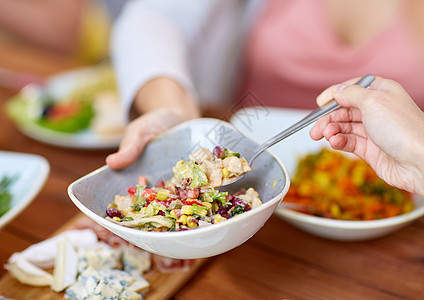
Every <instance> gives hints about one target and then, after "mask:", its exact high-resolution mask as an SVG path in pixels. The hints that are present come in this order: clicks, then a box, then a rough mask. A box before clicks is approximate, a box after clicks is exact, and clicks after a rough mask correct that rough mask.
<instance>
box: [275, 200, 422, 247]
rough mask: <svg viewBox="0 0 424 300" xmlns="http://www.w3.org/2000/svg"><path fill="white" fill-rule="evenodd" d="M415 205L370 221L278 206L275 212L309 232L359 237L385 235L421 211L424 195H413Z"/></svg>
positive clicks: (350, 238)
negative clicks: (337, 218)
mask: <svg viewBox="0 0 424 300" xmlns="http://www.w3.org/2000/svg"><path fill="white" fill-rule="evenodd" d="M414 204H415V208H414V210H412V211H411V212H409V213H406V214H402V215H399V216H396V217H391V218H385V219H380V220H372V221H345V220H334V219H327V218H321V217H316V216H311V215H307V214H303V213H300V212H296V211H293V210H290V209H287V208H284V207H282V206H279V207H278V208H277V209H276V211H275V213H276V214H277V215H278V216H280V217H281V218H283V219H284V220H285V221H287V222H288V223H290V224H293V225H294V226H296V227H299V228H300V229H303V230H304V231H306V232H309V233H311V234H314V235H317V236H320V237H323V238H327V239H331V240H338V241H363V240H370V239H375V238H379V237H382V236H385V235H387V234H390V233H392V232H395V231H396V230H399V229H401V228H403V227H405V226H407V225H409V224H411V223H412V222H414V221H415V220H417V219H418V218H420V217H422V216H423V215H424V199H423V198H420V197H414Z"/></svg>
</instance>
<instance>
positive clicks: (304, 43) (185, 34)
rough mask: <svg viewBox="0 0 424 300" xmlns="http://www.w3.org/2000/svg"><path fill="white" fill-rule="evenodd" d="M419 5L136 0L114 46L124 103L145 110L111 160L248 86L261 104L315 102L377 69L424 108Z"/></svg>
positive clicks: (126, 156) (118, 162)
mask: <svg viewBox="0 0 424 300" xmlns="http://www.w3.org/2000/svg"><path fill="white" fill-rule="evenodd" d="M423 14H424V3H423V1H418V0H413V1H402V0H373V1H368V0H345V1H338V0H316V1H309V0H263V1H260V0H251V1H238V0H204V1H193V0H174V1H169V0H150V1H149V0H145V1H131V2H130V3H128V5H127V6H126V7H125V9H124V11H123V13H122V14H121V16H120V17H119V19H118V21H117V23H116V25H115V27H114V30H113V40H112V53H113V61H114V65H115V68H116V72H117V78H118V83H119V87H120V90H121V98H122V101H123V106H124V109H125V111H126V112H127V115H128V112H129V111H130V109H131V107H133V108H135V111H137V114H139V115H140V117H138V118H137V119H135V120H134V121H133V122H132V123H131V124H130V125H129V126H128V130H127V134H126V135H125V136H124V139H123V141H122V143H121V147H120V150H119V151H118V153H117V154H113V155H111V156H109V157H108V158H107V163H108V164H109V166H111V167H113V168H121V167H125V166H127V165H129V164H131V163H132V162H133V161H134V160H135V159H136V157H137V156H138V154H139V153H140V152H141V151H142V149H143V147H144V146H145V144H146V143H147V142H148V141H149V140H151V139H152V138H153V137H154V136H155V135H156V134H157V133H159V132H161V131H162V130H164V129H166V128H168V127H170V126H172V125H175V124H177V123H179V122H182V121H184V120H187V119H190V118H194V117H197V116H199V115H200V111H199V106H200V107H201V108H202V109H206V108H208V107H218V106H221V105H224V106H225V105H226V106H227V107H229V108H231V107H232V106H234V105H235V103H236V102H235V101H236V100H237V99H240V98H243V95H246V92H250V93H252V94H253V95H254V96H255V99H256V100H257V102H256V103H253V104H256V105H267V106H280V107H291V108H307V109H311V108H314V107H315V106H316V104H315V98H316V96H317V95H318V94H319V92H320V91H322V90H323V89H325V88H326V87H327V86H330V85H331V84H333V83H334V82H340V80H344V79H347V78H351V77H354V76H362V75H364V74H367V73H373V74H376V75H381V76H384V77H388V78H393V79H395V80H396V81H398V82H399V83H401V84H402V85H403V86H404V87H405V89H406V90H407V92H408V93H410V94H411V96H412V97H413V98H414V99H415V101H416V102H417V104H418V105H419V106H420V107H421V109H422V108H424V89H423V88H422V83H421V81H422V78H423V77H424V18H423V17H422V16H423ZM237 105H239V104H237ZM221 111H224V110H221ZM162 121H164V122H162Z"/></svg>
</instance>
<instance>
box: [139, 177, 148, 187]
mask: <svg viewBox="0 0 424 300" xmlns="http://www.w3.org/2000/svg"><path fill="white" fill-rule="evenodd" d="M138 185H146V186H147V179H146V177H144V176H141V175H140V176H138Z"/></svg>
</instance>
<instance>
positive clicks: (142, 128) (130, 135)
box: [106, 78, 200, 169]
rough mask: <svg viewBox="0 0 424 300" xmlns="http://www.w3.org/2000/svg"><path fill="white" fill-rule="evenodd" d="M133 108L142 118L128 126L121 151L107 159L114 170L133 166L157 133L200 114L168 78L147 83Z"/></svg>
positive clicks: (187, 96)
mask: <svg viewBox="0 0 424 300" xmlns="http://www.w3.org/2000/svg"><path fill="white" fill-rule="evenodd" d="M134 105H135V107H136V108H137V109H138V111H140V112H142V115H141V116H139V117H138V118H136V119H134V120H133V121H132V122H131V123H130V124H129V125H128V126H127V127H126V129H125V133H124V137H123V138H122V141H121V143H120V145H119V150H118V152H116V153H113V154H111V155H109V156H108V157H107V158H106V163H107V165H108V166H109V167H111V168H112V169H121V168H125V167H128V166H130V165H131V164H132V163H134V162H135V161H136V159H137V157H138V156H139V155H140V153H141V152H142V151H143V149H144V147H145V146H146V145H147V144H148V143H149V142H150V141H151V140H152V139H154V138H155V137H156V136H157V135H158V134H160V133H161V132H163V131H165V130H166V129H168V128H171V127H173V126H175V125H177V124H179V123H182V122H184V121H186V120H189V119H192V118H196V117H199V115H200V113H199V110H198V108H197V105H196V103H195V102H194V100H193V99H192V98H191V97H190V96H189V95H188V94H187V93H186V92H185V91H184V90H183V89H182V88H181V87H180V86H179V85H178V84H177V83H176V82H174V81H172V80H171V79H167V78H158V79H155V80H152V81H151V82H149V83H147V84H146V85H145V86H144V87H143V88H142V89H141V90H140V92H139V93H138V95H137V96H136V102H135V103H134ZM143 112H144V113H143Z"/></svg>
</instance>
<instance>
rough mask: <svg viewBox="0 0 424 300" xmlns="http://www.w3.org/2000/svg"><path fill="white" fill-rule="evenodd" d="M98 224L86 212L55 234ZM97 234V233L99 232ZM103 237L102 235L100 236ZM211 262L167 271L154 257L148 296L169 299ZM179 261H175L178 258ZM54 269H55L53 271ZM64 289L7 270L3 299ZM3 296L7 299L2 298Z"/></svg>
mask: <svg viewBox="0 0 424 300" xmlns="http://www.w3.org/2000/svg"><path fill="white" fill-rule="evenodd" d="M91 225H92V226H93V227H95V226H97V224H95V223H94V222H93V221H91V220H90V219H88V217H86V216H85V215H83V214H78V215H76V216H75V217H74V218H72V219H71V220H70V221H68V222H67V223H66V224H65V225H63V226H62V227H61V228H60V229H59V230H57V231H56V232H55V233H54V234H53V235H52V236H56V235H58V234H60V233H63V232H65V231H67V230H70V229H78V228H87V226H91ZM96 233H97V232H96ZM99 239H101V237H99ZM206 261H207V259H196V260H191V261H180V263H181V262H182V263H183V264H184V267H183V268H174V269H173V270H171V269H169V270H168V271H166V270H165V271H164V270H163V269H160V268H158V267H157V266H156V267H155V260H154V259H153V267H152V269H151V270H150V271H148V272H147V273H145V274H144V278H145V279H146V280H147V281H148V282H149V283H150V287H149V289H148V290H147V292H145V293H144V298H143V299H147V300H152V299H169V298H171V297H172V296H173V295H174V294H175V293H177V292H178V290H179V289H181V288H182V287H183V286H184V284H186V283H187V282H188V281H189V280H190V279H191V278H192V277H193V276H194V275H195V273H196V272H197V271H198V269H199V268H200V267H201V266H202V265H203V264H204V263H205V262H206ZM174 263H175V261H174ZM50 271H51V272H52V270H50ZM64 294H65V293H64V292H60V293H58V292H55V291H53V290H52V289H51V288H50V287H48V286H46V287H35V286H30V285H25V284H22V283H20V282H19V281H18V280H17V279H15V278H14V277H13V276H12V275H11V274H10V273H6V274H5V275H4V276H3V277H2V278H1V279H0V299H8V298H10V299H53V300H55V299H63V298H64ZM1 297H3V298H1Z"/></svg>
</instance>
